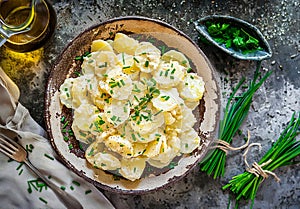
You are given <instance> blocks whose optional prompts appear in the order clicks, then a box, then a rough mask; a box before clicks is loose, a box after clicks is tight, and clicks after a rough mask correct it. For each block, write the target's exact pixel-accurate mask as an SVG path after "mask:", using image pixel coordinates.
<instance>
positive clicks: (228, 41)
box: [205, 21, 263, 54]
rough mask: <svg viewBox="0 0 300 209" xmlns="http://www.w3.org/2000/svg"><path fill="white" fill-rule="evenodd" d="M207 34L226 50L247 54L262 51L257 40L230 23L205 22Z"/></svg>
mask: <svg viewBox="0 0 300 209" xmlns="http://www.w3.org/2000/svg"><path fill="white" fill-rule="evenodd" d="M205 25H206V27H207V32H208V33H209V34H210V35H211V36H212V37H213V39H214V40H215V41H216V42H217V43H219V44H224V45H225V47H226V48H233V49H235V50H239V51H241V53H242V54H248V53H251V52H254V51H262V50H263V48H262V47H261V46H260V43H259V40H258V39H256V38H254V37H253V36H251V35H250V34H249V33H248V32H246V31H245V30H244V29H243V28H238V27H235V26H233V25H232V24H230V23H214V22H210V21H207V22H206V24H205Z"/></svg>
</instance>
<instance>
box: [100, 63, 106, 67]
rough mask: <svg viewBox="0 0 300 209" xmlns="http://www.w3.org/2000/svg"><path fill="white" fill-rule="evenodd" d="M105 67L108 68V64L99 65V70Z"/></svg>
mask: <svg viewBox="0 0 300 209" xmlns="http://www.w3.org/2000/svg"><path fill="white" fill-rule="evenodd" d="M104 67H107V62H104V64H102V65H99V68H104Z"/></svg>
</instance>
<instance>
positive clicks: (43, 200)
mask: <svg viewBox="0 0 300 209" xmlns="http://www.w3.org/2000/svg"><path fill="white" fill-rule="evenodd" d="M39 199H40V201H42V202H43V203H45V204H46V205H47V204H48V202H47V201H46V200H45V199H44V198H42V197H39Z"/></svg>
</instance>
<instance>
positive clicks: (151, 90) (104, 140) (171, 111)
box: [60, 33, 205, 181]
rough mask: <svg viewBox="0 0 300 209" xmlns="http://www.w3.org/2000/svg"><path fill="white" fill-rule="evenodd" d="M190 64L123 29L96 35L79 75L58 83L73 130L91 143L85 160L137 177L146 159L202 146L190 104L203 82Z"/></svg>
mask: <svg viewBox="0 0 300 209" xmlns="http://www.w3.org/2000/svg"><path fill="white" fill-rule="evenodd" d="M190 71H191V67H190V64H189V61H188V59H187V58H186V57H185V55H184V54H182V53H181V52H179V51H177V50H169V51H167V52H163V53H162V51H161V50H160V49H158V48H157V47H156V46H154V45H153V44H152V43H150V42H146V41H138V40H137V39H134V38H132V37H129V36H127V35H125V34H123V33H117V34H116V35H115V38H114V40H106V41H105V40H95V41H93V43H92V45H91V53H90V54H89V55H87V56H85V57H84V58H83V62H82V65H81V74H80V76H78V77H77V78H67V79H66V80H65V81H64V83H63V84H62V85H61V86H60V101H61V103H62V104H63V105H65V106H66V107H67V108H72V109H73V111H74V112H73V122H72V130H73V132H74V135H75V137H76V139H77V140H79V141H81V142H83V143H86V144H88V148H87V150H86V151H85V157H86V159H87V161H88V162H89V163H90V164H91V165H92V166H93V167H95V168H99V169H103V170H107V171H114V172H117V173H118V174H119V175H121V176H123V177H124V178H126V179H128V180H131V181H135V180H137V179H140V178H141V176H142V174H143V172H144V170H145V167H146V166H152V167H155V168H163V167H165V166H168V165H169V164H170V163H171V162H172V160H173V159H174V158H175V157H176V156H180V155H182V154H188V153H191V152H193V150H195V149H196V148H197V147H199V145H200V137H199V136H198V134H197V132H196V131H195V130H194V129H193V126H194V124H195V123H196V118H195V116H194V115H193V112H192V111H193V109H195V108H196V107H197V105H198V104H199V100H201V98H202V97H203V93H204V91H205V89H204V82H203V79H202V78H201V77H200V76H198V75H197V74H196V73H192V72H190Z"/></svg>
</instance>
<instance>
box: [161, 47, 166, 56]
mask: <svg viewBox="0 0 300 209" xmlns="http://www.w3.org/2000/svg"><path fill="white" fill-rule="evenodd" d="M165 51H166V46H164V45H163V46H161V55H163V54H164V53H165Z"/></svg>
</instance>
